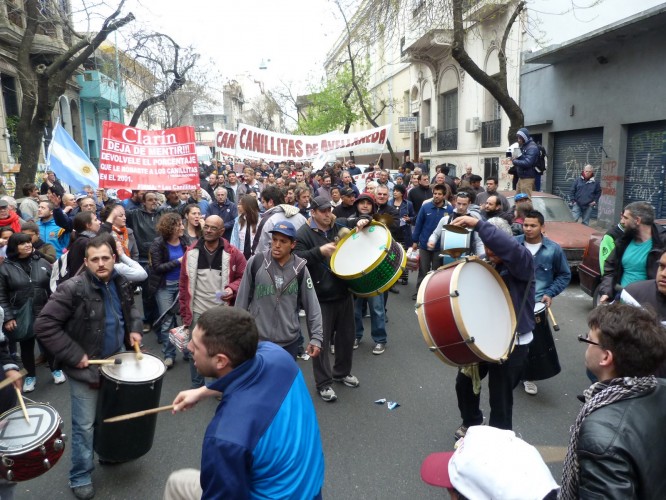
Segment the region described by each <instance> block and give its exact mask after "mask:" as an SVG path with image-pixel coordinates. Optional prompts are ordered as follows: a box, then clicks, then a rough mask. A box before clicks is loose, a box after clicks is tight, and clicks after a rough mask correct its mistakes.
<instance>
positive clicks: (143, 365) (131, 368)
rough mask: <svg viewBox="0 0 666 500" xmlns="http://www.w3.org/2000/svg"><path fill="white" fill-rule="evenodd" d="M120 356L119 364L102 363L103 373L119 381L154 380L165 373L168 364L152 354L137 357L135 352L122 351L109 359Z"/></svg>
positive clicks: (138, 381)
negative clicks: (141, 357) (120, 361)
mask: <svg viewBox="0 0 666 500" xmlns="http://www.w3.org/2000/svg"><path fill="white" fill-rule="evenodd" d="M117 358H120V359H122V360H123V362H122V363H121V364H119V365H102V373H103V374H104V375H105V376H106V377H107V378H110V379H113V380H115V381H118V382H128V383H140V382H152V381H153V380H157V379H159V378H161V377H162V375H164V373H165V372H166V366H164V363H163V362H162V360H161V359H160V358H158V357H156V356H153V355H152V354H146V353H144V354H143V359H141V360H139V359H136V354H135V353H134V352H121V353H119V354H116V355H115V356H111V358H109V359H117Z"/></svg>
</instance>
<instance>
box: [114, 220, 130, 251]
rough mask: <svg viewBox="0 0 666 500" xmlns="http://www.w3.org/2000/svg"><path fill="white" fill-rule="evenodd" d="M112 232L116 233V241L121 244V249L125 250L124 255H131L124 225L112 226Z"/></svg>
mask: <svg viewBox="0 0 666 500" xmlns="http://www.w3.org/2000/svg"><path fill="white" fill-rule="evenodd" d="M113 232H114V233H116V236H117V237H118V241H119V242H120V244H121V245H122V246H123V250H124V251H125V255H127V256H128V257H131V255H130V249H129V234H128V233H127V228H126V227H118V226H113Z"/></svg>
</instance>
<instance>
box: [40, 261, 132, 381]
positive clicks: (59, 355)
mask: <svg viewBox="0 0 666 500" xmlns="http://www.w3.org/2000/svg"><path fill="white" fill-rule="evenodd" d="M112 279H113V281H114V283H115V285H116V290H117V292H118V296H119V298H120V306H121V309H122V313H123V320H124V325H125V332H124V333H125V347H126V348H127V349H130V339H129V334H130V332H136V333H139V332H141V331H142V328H143V321H142V319H141V314H139V310H138V309H137V308H136V307H135V305H134V293H133V289H132V286H131V285H130V283H129V282H128V281H127V280H126V279H125V278H124V277H123V276H121V275H120V274H118V273H114V276H113V278H112ZM105 318H106V313H105V310H104V298H103V295H102V290H101V284H100V281H99V280H98V279H97V278H96V277H95V276H94V275H93V274H92V273H91V272H90V271H89V270H86V272H84V273H82V274H80V275H79V276H75V277H74V278H72V279H69V280H67V281H65V282H64V283H62V284H61V285H59V286H58V289H57V290H56V291H55V293H54V294H53V295H52V296H51V300H49V302H48V303H47V304H46V305H45V306H44V308H43V309H42V312H41V314H40V315H39V317H37V319H36V320H35V334H36V335H37V338H38V339H39V340H40V341H41V343H42V344H43V345H44V347H45V348H46V349H47V350H48V351H49V352H50V353H51V354H53V355H54V357H55V359H56V363H57V364H58V365H60V366H62V367H63V369H64V370H65V372H66V373H67V375H68V376H70V377H72V378H73V379H75V380H79V381H81V382H87V383H91V384H97V383H98V382H99V369H98V367H96V366H90V367H88V368H83V369H79V368H76V365H77V364H78V363H79V362H80V361H81V359H82V358H83V355H84V354H87V355H88V358H89V359H96V358H99V357H100V356H101V354H102V349H103V347H104V334H105V328H106V320H105Z"/></svg>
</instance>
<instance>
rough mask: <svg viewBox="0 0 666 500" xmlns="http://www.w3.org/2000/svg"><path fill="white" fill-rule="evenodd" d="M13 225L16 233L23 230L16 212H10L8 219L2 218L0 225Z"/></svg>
mask: <svg viewBox="0 0 666 500" xmlns="http://www.w3.org/2000/svg"><path fill="white" fill-rule="evenodd" d="M7 226H9V227H11V228H12V229H13V230H14V232H15V233H20V232H21V222H20V221H19V216H18V215H17V214H16V212H9V215H8V216H7V218H6V219H0V227H7Z"/></svg>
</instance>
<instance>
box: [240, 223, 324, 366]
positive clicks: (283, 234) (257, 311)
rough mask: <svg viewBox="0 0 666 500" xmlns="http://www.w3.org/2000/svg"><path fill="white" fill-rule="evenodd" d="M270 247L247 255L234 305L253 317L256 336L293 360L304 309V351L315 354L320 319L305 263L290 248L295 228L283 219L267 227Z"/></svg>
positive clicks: (294, 238) (320, 332) (318, 338)
mask: <svg viewBox="0 0 666 500" xmlns="http://www.w3.org/2000/svg"><path fill="white" fill-rule="evenodd" d="M270 233H271V237H272V245H271V248H270V250H268V251H267V252H263V253H257V254H255V255H253V256H252V257H250V260H249V261H248V262H247V267H246V268H245V272H244V273H243V279H242V280H241V284H240V287H239V289H238V297H237V298H236V307H240V308H242V309H246V310H247V311H249V312H250V313H251V314H252V316H253V317H254V319H255V321H256V323H257V328H258V330H259V339H260V340H268V341H271V342H274V343H276V344H278V345H279V346H281V347H283V348H284V349H285V350H286V351H287V352H289V354H291V355H292V356H293V357H294V359H295V358H296V354H297V353H298V347H299V346H300V345H301V343H300V332H301V324H300V321H299V319H298V311H299V309H301V308H302V309H304V310H305V314H306V317H307V321H308V330H309V331H310V335H311V339H310V344H309V345H308V347H307V349H306V352H307V353H308V354H309V355H310V356H312V357H316V356H318V355H319V351H320V349H321V346H322V341H323V336H322V322H321V309H320V307H319V301H318V300H317V295H316V294H315V290H314V286H313V284H312V279H311V278H310V273H309V271H308V269H307V267H306V264H307V262H306V261H305V259H302V258H300V257H298V256H296V255H292V251H293V250H294V248H295V247H296V241H295V240H296V229H295V228H294V225H293V224H292V223H291V222H289V221H286V220H283V221H279V222H277V223H276V224H275V225H274V226H273V228H272V229H271V230H270Z"/></svg>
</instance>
